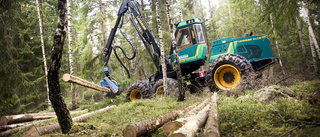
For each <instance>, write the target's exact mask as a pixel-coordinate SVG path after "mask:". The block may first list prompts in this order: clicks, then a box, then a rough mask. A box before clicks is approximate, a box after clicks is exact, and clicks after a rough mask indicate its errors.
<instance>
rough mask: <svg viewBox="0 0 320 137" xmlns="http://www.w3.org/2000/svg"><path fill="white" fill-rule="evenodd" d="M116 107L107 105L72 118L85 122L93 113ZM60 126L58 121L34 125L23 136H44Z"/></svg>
mask: <svg viewBox="0 0 320 137" xmlns="http://www.w3.org/2000/svg"><path fill="white" fill-rule="evenodd" d="M115 107H116V106H115V105H113V106H109V107H105V108H103V109H100V110H97V111H94V112H90V113H87V114H84V115H81V116H78V117H75V118H73V119H72V120H73V121H74V122H83V121H85V120H87V119H88V118H89V117H91V116H92V115H95V114H97V113H103V112H107V111H110V110H111V109H113V108H115ZM60 128H61V126H60V125H59V124H58V123H51V124H46V125H43V126H40V127H36V126H32V127H30V128H29V129H28V130H26V131H25V132H24V133H23V135H22V136H23V137H27V136H33V137H39V136H42V135H45V134H50V133H53V132H55V131H58V130H59V129H60Z"/></svg>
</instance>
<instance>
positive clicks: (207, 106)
mask: <svg viewBox="0 0 320 137" xmlns="http://www.w3.org/2000/svg"><path fill="white" fill-rule="evenodd" d="M194 106H195V105H194ZM194 106H190V107H187V108H185V109H182V110H178V111H174V112H170V113H167V114H165V115H162V116H159V117H156V118H152V119H149V120H145V121H141V122H138V123H135V124H130V125H128V126H127V127H126V128H125V129H124V130H123V135H124V136H125V137H136V136H141V135H144V134H147V133H148V132H151V131H153V130H155V129H156V128H159V127H161V126H162V132H163V134H164V135H165V136H169V137H191V136H193V135H194V134H195V133H196V132H197V131H198V129H199V128H201V127H202V126H204V125H205V129H204V136H205V137H219V136H220V133H219V124H218V106H217V93H214V94H213V95H212V96H211V98H208V99H206V100H205V101H203V102H202V103H201V104H199V105H197V106H196V107H194ZM192 108H193V109H192ZM191 109H192V110H191ZM185 112H186V114H185V115H183V116H182V117H180V118H179V119H177V120H175V121H171V120H172V119H175V118H177V117H178V116H179V114H183V113H185Z"/></svg>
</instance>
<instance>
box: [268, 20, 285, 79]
mask: <svg viewBox="0 0 320 137" xmlns="http://www.w3.org/2000/svg"><path fill="white" fill-rule="evenodd" d="M270 22H271V27H272V29H273V35H274V36H275V37H276V31H275V30H274V27H273V20H272V14H270ZM275 42H276V47H277V51H278V56H279V64H280V67H281V70H282V74H283V76H285V75H286V73H285V71H284V69H283V65H282V61H281V54H280V49H279V45H278V41H277V40H276V38H275Z"/></svg>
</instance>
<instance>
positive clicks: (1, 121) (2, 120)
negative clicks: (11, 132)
mask: <svg viewBox="0 0 320 137" xmlns="http://www.w3.org/2000/svg"><path fill="white" fill-rule="evenodd" d="M0 125H8V119H7V118H6V116H2V117H0Z"/></svg>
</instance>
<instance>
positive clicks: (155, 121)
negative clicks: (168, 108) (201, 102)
mask: <svg viewBox="0 0 320 137" xmlns="http://www.w3.org/2000/svg"><path fill="white" fill-rule="evenodd" d="M195 106H196V104H194V105H192V106H189V107H187V108H185V109H181V110H178V111H173V112H170V113H167V114H164V115H161V116H158V117H155V118H152V119H148V120H145V121H141V122H137V123H135V124H131V125H128V126H127V127H126V128H125V129H124V130H123V135H124V136H125V137H136V136H142V135H144V134H146V133H147V132H148V131H152V130H154V129H156V128H159V127H161V126H162V125H163V124H164V123H166V122H168V121H170V120H172V119H175V118H176V117H178V116H179V115H180V114H182V113H185V112H187V111H189V110H190V109H192V108H194V107H195Z"/></svg>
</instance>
